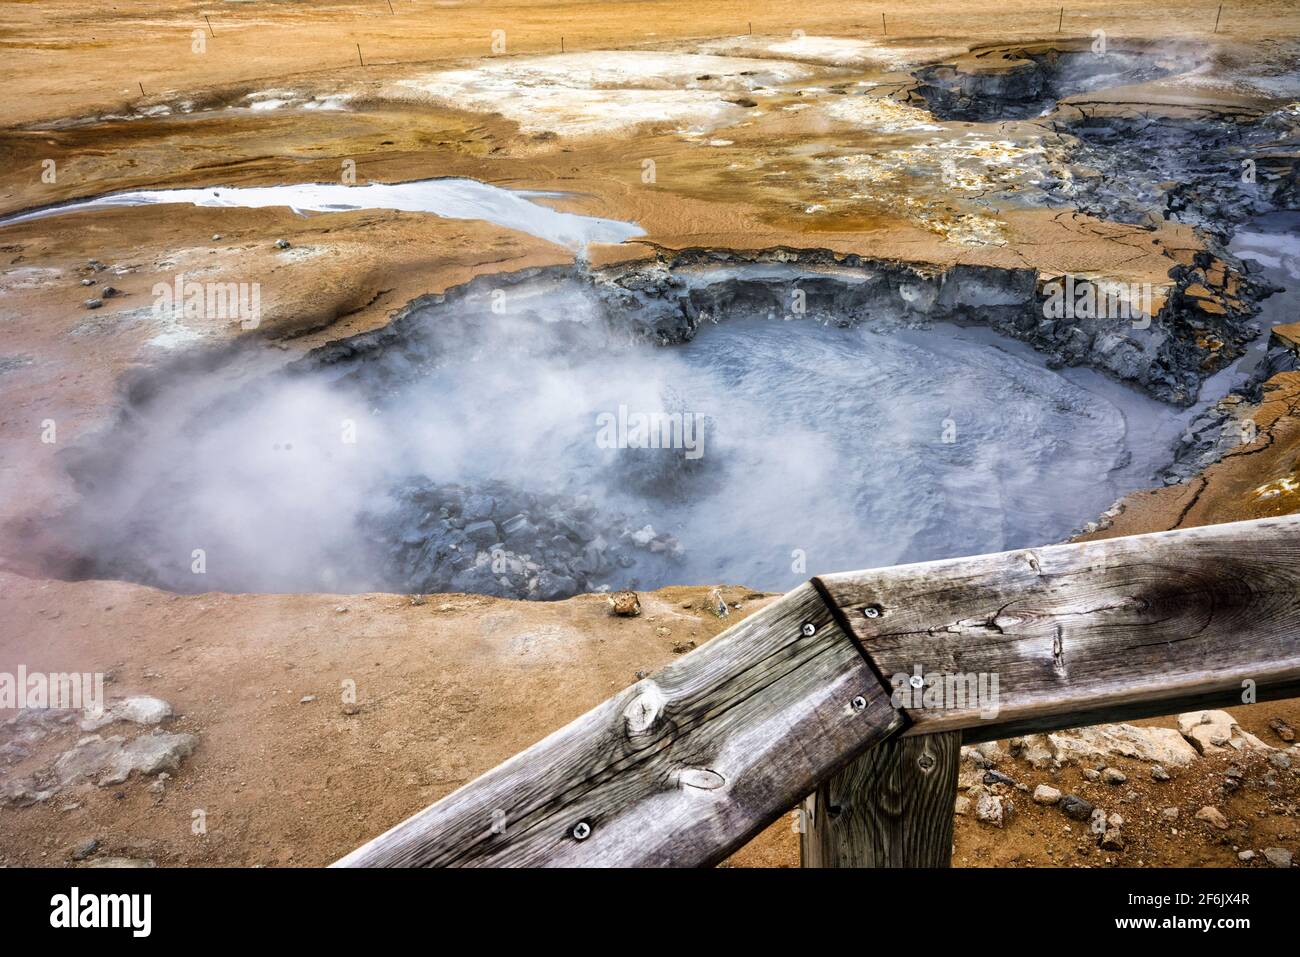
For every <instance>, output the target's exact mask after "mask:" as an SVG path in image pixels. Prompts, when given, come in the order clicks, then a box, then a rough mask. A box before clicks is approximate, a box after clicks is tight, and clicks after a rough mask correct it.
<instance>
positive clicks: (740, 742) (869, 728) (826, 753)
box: [336, 585, 903, 866]
mask: <svg viewBox="0 0 1300 957" xmlns="http://www.w3.org/2000/svg"><path fill="white" fill-rule="evenodd" d="M902 724H903V719H902V717H901V715H900V714H899V712H898V711H897V710H896V709H894V708H893V707H892V706H891V704H890V699H889V693H888V689H887V688H886V687H885V685H884V684H883V683H882V682H881V681H880V679H879V678H878V677H877V676H876V675H875V674H874V673H873V672H872V670H871V668H870V666H869V665H868V663H867V662H866V660H865V659H864V658H863V657H862V655H861V653H860V652H859V651H858V650H857V648H856V647H855V645H854V643H853V641H852V639H851V638H850V637H849V636H848V635H847V634H845V633H844V632H843V631H842V630H841V629H840V627H839V625H838V624H837V623H836V621H835V618H834V616H833V614H832V612H831V610H830V609H829V608H828V607H827V605H826V603H825V601H824V600H823V599H822V598H821V596H820V595H819V593H818V592H817V591H816V589H814V588H813V587H812V586H811V585H803V586H800V587H799V588H798V589H796V590H795V591H792V592H790V593H789V594H788V595H786V596H785V597H783V598H781V599H780V600H778V601H776V602H774V603H773V604H772V605H769V606H768V607H766V608H764V609H763V610H761V611H759V612H757V613H755V614H754V615H752V616H750V617H749V618H747V619H745V620H744V621H742V622H740V623H739V624H738V625H736V626H734V627H732V628H730V629H728V630H727V631H726V632H724V633H723V634H721V635H719V636H718V637H716V638H714V639H713V640H712V641H710V642H708V643H707V644H705V645H704V646H702V647H701V648H699V649H698V650H696V651H694V652H692V653H691V654H689V655H686V656H684V657H683V658H680V659H678V660H677V661H675V662H673V664H671V665H669V666H668V667H667V668H665V669H664V670H663V671H661V672H659V673H658V674H656V675H655V676H653V677H652V678H647V679H645V680H643V681H640V682H638V683H637V684H635V685H633V686H632V687H630V688H628V689H626V690H625V691H623V692H622V693H620V694H618V695H616V696H615V697H613V698H611V699H610V700H609V701H606V702H605V703H604V704H601V705H599V706H598V707H596V708H595V709H593V710H592V711H589V712H588V713H587V714H585V715H583V716H582V717H580V718H578V719H577V720H576V721H574V722H572V723H571V724H569V725H568V726H566V727H564V728H561V729H560V730H559V731H556V732H555V733H554V734H552V735H551V736H550V737H548V738H546V739H544V740H542V741H540V742H538V743H537V744H535V745H533V746H532V747H531V748H529V749H528V750H526V751H524V752H522V753H520V754H518V755H516V756H515V757H514V758H512V759H511V760H509V761H507V762H506V763H505V764H502V765H501V766H499V767H497V768H495V769H494V770H492V771H489V772H488V773H487V774H485V775H484V776H483V777H481V778H478V779H477V780H475V781H472V782H470V783H469V784H467V785H466V786H464V787H462V788H461V789H460V790H458V791H456V792H454V793H453V794H451V795H448V796H447V797H446V798H444V799H443V800H441V801H439V802H438V803H437V804H435V805H433V806H432V807H429V808H427V809H425V810H424V811H421V812H420V813H419V814H416V815H415V816H414V817H411V818H410V819H408V820H406V821H405V822H403V823H401V824H399V825H397V826H396V827H394V828H393V829H392V830H390V831H388V832H387V833H386V834H383V835H381V836H380V837H378V838H376V839H375V840H373V841H371V842H370V843H368V844H366V845H364V846H363V847H361V848H358V849H357V850H356V851H354V852H352V853H351V854H349V855H348V856H347V857H345V858H343V859H342V860H340V861H339V862H338V863H337V864H336V866H448V865H521V866H540V865H552V866H645V865H710V864H715V863H717V862H719V861H721V860H722V859H724V858H725V857H727V856H728V855H729V854H730V853H732V851H734V850H736V849H737V848H739V847H740V846H742V845H743V844H744V843H745V842H746V841H747V840H749V838H750V837H752V836H753V835H754V834H756V833H758V831H760V830H761V829H762V828H763V827H765V826H766V825H767V824H769V823H771V822H772V821H773V820H775V819H776V818H777V817H779V816H780V815H781V814H783V813H784V812H786V811H787V810H788V809H789V808H791V807H793V806H794V805H795V804H796V803H798V801H799V800H800V799H801V798H803V797H804V796H805V795H806V794H808V793H809V792H810V791H812V790H813V789H814V788H815V787H816V786H817V785H818V784H819V783H820V782H821V781H822V780H823V779H825V778H826V777H827V776H828V775H830V774H832V773H833V772H834V771H836V770H837V769H838V768H840V767H841V766H842V765H843V764H844V763H845V762H847V761H849V760H850V759H852V758H853V757H855V756H857V755H858V754H861V753H862V752H863V751H864V750H866V749H867V748H869V747H870V746H871V745H873V744H875V743H876V742H878V741H880V740H883V739H884V738H886V737H888V736H889V735H891V734H893V733H894V732H895V731H897V730H898V729H899V728H901V726H902Z"/></svg>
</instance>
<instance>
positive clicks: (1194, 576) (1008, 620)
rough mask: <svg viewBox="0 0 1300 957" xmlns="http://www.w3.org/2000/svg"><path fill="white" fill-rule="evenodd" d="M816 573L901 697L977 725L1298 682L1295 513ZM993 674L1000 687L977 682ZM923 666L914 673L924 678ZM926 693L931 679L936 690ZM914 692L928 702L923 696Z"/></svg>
mask: <svg viewBox="0 0 1300 957" xmlns="http://www.w3.org/2000/svg"><path fill="white" fill-rule="evenodd" d="M815 583H816V584H817V586H818V587H819V588H820V589H822V590H823V593H824V594H825V595H826V596H827V598H828V600H829V601H830V602H831V603H832V604H834V605H835V606H836V607H837V608H838V609H839V612H840V614H841V622H842V623H845V624H846V627H848V628H851V630H852V631H853V633H854V636H855V637H856V638H857V640H858V642H859V643H860V645H861V646H862V648H863V650H864V652H865V653H866V655H867V656H868V657H869V658H870V659H871V661H872V662H873V664H874V665H875V667H876V669H877V671H878V672H879V673H880V674H881V675H882V677H883V678H884V679H885V680H887V681H891V682H892V681H893V680H894V678H895V676H902V680H901V681H899V682H898V683H897V684H896V685H895V686H896V687H901V689H902V693H903V694H904V695H909V694H910V695H914V696H916V695H924V694H925V689H921V690H918V689H914V688H913V689H911V690H910V691H909V686H908V685H907V683H906V676H912V675H915V674H917V673H918V672H919V673H920V674H921V675H923V676H924V679H923V680H924V681H926V682H927V683H928V682H931V681H933V680H935V679H936V678H939V679H945V682H946V684H947V685H948V689H949V691H952V692H956V691H959V690H963V689H964V691H965V692H966V694H967V698H966V700H965V702H964V703H963V702H962V701H960V700H958V699H957V698H956V697H955V696H952V695H947V696H940V695H934V697H935V698H936V699H941V698H942V697H947V700H936V701H935V705H936V706H929V705H927V704H926V702H925V699H924V697H921V698H920V699H919V700H917V699H915V698H914V699H913V700H910V701H905V702H903V703H904V705H905V707H906V711H907V715H908V717H909V719H910V726H909V728H908V730H907V734H928V733H933V732H936V731H947V730H955V729H964V730H965V732H966V736H967V738H968V739H970V740H981V739H989V738H995V737H998V736H1001V735H1005V734H1007V733H1024V732H1026V731H1031V730H1050V729H1053V728H1062V727H1075V726H1079V725H1088V724H1096V723H1097V722H1099V721H1106V720H1114V719H1115V718H1116V717H1117V716H1120V715H1122V716H1124V717H1129V718H1135V717H1143V716H1157V715H1161V714H1168V713H1170V712H1171V711H1174V710H1178V709H1180V708H1186V707H1190V706H1197V705H1199V706H1201V707H1205V706H1207V705H1208V704H1210V703H1211V702H1221V701H1224V700H1228V699H1230V698H1233V699H1235V700H1241V699H1242V694H1243V685H1245V688H1246V690H1248V691H1251V692H1253V693H1254V694H1256V695H1257V696H1258V697H1259V698H1261V699H1262V698H1266V697H1270V696H1272V695H1274V694H1278V693H1285V692H1286V691H1288V690H1291V689H1294V688H1295V687H1296V685H1297V683H1298V682H1300V516H1294V515H1291V516H1284V517H1281V518H1270V519H1258V520H1255V521H1249V522H1234V523H1232V524H1227V525H1212V526H1206V527H1202V528H1192V529H1185V530H1179V531H1173V532H1160V533H1157V534H1152V535H1135V536H1130V537H1127V538H1115V539H1107V540H1103V541H1096V542H1082V543H1074V544H1066V545H1053V546H1048V547H1044V548H1033V549H1023V550H1020V551H1013V552H1002V553H1000V554H995V555H981V556H977V557H974V558H959V559H950V560H944V561H935V562H925V563H921V564H916V565H901V566H897V567H894V568H882V569H876V570H872V571H862V572H848V573H844V574H837V575H827V576H824V577H822V578H820V579H817V580H816V582H815ZM980 675H983V676H985V680H986V685H985V690H986V691H987V690H989V689H991V688H992V687H993V679H996V694H995V695H993V696H992V697H993V700H991V701H990V700H987V699H986V700H984V701H972V700H971V698H970V696H969V693H970V691H971V690H972V689H977V688H978V681H979V676H980ZM919 680H920V679H919ZM932 693H933V692H932ZM918 705H919V706H918Z"/></svg>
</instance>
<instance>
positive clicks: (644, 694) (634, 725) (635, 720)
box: [623, 681, 668, 736]
mask: <svg viewBox="0 0 1300 957" xmlns="http://www.w3.org/2000/svg"><path fill="white" fill-rule="evenodd" d="M667 703H668V698H667V697H666V696H665V695H664V693H663V691H662V690H660V688H659V686H658V685H657V684H655V683H654V682H653V681H644V682H642V686H641V691H640V693H639V694H638V695H637V696H636V697H635V698H633V699H632V700H631V701H629V702H628V703H627V707H626V708H624V709H623V720H624V722H625V724H626V727H627V733H628V735H629V736H632V735H638V734H645V733H646V732H648V731H652V730H654V727H655V725H656V724H658V723H659V719H660V718H661V717H662V716H663V712H664V705H665V704H667Z"/></svg>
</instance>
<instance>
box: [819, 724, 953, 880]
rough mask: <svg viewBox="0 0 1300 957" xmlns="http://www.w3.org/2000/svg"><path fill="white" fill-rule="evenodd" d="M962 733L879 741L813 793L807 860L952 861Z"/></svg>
mask: <svg viewBox="0 0 1300 957" xmlns="http://www.w3.org/2000/svg"><path fill="white" fill-rule="evenodd" d="M960 752H961V732H958V731H946V732H940V733H937V734H923V735H917V736H915V737H911V738H895V739H892V740H889V741H882V742H881V743H879V744H877V745H876V746H875V747H874V748H872V749H870V750H869V751H867V752H866V753H865V754H863V755H862V756H861V757H859V758H856V759H855V760H853V761H852V762H850V763H849V764H848V765H847V766H846V767H845V768H844V769H843V770H842V771H840V772H838V773H837V774H835V775H833V776H832V777H830V778H829V779H828V780H827V781H825V782H824V783H823V784H822V785H821V787H819V788H818V789H817V790H816V791H815V792H813V793H812V794H811V795H809V796H808V798H807V799H806V800H805V801H804V806H803V832H802V834H801V835H800V842H799V858H800V862H801V864H802V866H804V867H948V866H949V864H950V863H951V859H952V826H953V819H952V807H953V801H954V799H955V797H956V794H957V764H958V760H959V757H960Z"/></svg>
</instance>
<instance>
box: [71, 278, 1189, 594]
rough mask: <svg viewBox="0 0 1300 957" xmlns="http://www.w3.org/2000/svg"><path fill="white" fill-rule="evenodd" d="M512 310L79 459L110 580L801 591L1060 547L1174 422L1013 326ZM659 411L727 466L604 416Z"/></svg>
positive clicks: (141, 425)
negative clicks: (665, 342) (630, 325)
mask: <svg viewBox="0 0 1300 957" xmlns="http://www.w3.org/2000/svg"><path fill="white" fill-rule="evenodd" d="M502 301H503V300H501V298H500V296H499V295H498V296H497V297H496V298H494V297H493V296H492V294H491V292H490V291H487V290H485V291H483V292H482V293H481V294H477V295H473V296H469V297H467V298H465V299H461V300H457V301H455V302H454V303H453V302H448V303H446V304H443V305H434V306H430V307H427V308H426V309H425V310H424V311H423V313H421V314H418V315H416V316H415V317H413V318H411V319H408V320H407V321H406V323H405V324H404V326H403V328H402V332H401V335H400V336H397V337H391V338H390V340H389V341H386V342H384V343H383V344H382V346H381V347H377V348H374V349H372V350H370V351H368V352H365V353H363V354H361V355H359V356H356V357H354V358H351V359H347V360H346V361H343V362H331V363H328V364H314V365H312V366H311V367H307V368H303V369H300V370H299V371H298V372H297V373H296V374H292V375H285V374H278V375H275V376H272V377H269V378H265V379H263V380H262V381H260V382H258V383H256V384H251V385H250V384H240V385H235V386H233V387H232V385H231V384H229V383H226V384H220V385H218V384H216V383H215V378H214V377H185V378H183V379H178V380H177V381H176V382H175V383H174V384H173V385H171V386H169V387H168V388H166V389H165V390H164V391H163V392H162V393H160V394H159V396H158V397H157V398H156V399H155V400H154V401H153V402H152V403H150V404H149V405H147V406H145V407H143V408H141V409H139V410H138V414H137V415H135V416H134V417H133V418H132V419H131V421H130V422H129V423H128V424H126V425H124V426H122V427H121V428H119V429H118V430H117V431H116V432H114V433H113V434H112V435H110V436H108V437H107V438H106V439H105V441H104V442H103V443H102V445H101V447H100V448H99V449H98V450H96V451H95V452H93V453H91V454H88V455H87V456H85V457H84V459H83V461H82V462H81V464H80V466H79V467H78V470H77V471H78V474H79V475H80V477H81V478H82V480H83V483H84V488H85V492H86V497H85V500H84V501H83V503H82V504H81V506H80V507H79V509H78V510H77V512H76V514H73V515H69V516H67V517H66V518H65V522H66V525H65V532H66V537H67V538H68V539H69V540H70V541H75V542H77V543H78V545H79V547H80V548H81V550H82V552H83V553H84V554H85V555H86V559H87V563H86V565H85V566H84V568H83V569H82V570H83V571H84V572H85V573H86V574H90V575H95V576H107V577H125V578H131V579H137V580H142V581H146V582H150V583H155V584H159V585H163V586H165V587H168V588H173V589H177V590H182V591H205V590H248V591H352V590H410V591H432V590H440V589H442V590H474V591H487V592H494V593H501V594H515V595H520V596H527V597H541V598H553V597H560V596H561V595H563V594H566V593H572V592H573V591H575V590H586V589H594V588H599V587H601V586H604V585H608V586H610V587H622V586H639V587H655V586H660V585H664V584H670V583H712V582H743V583H745V584H748V585H750V586H753V587H761V588H770V589H783V588H786V587H789V586H791V585H792V584H794V583H795V582H797V581H800V580H804V579H806V578H807V577H808V576H809V575H811V574H814V573H816V572H818V571H831V570H836V569H847V568H853V567H866V566H872V565H885V564H892V563H895V562H900V561H909V560H921V559H928V558H935V557H940V556H948V555H957V554H970V553H976V552H981V551H988V550H994V549H1000V548H1011V547H1019V546H1023V545H1030V544H1041V543H1045V542H1051V541H1056V540H1059V539H1060V538H1062V537H1063V536H1065V535H1066V534H1068V533H1069V532H1070V531H1071V529H1073V528H1074V527H1076V526H1077V525H1079V524H1080V523H1082V522H1083V521H1086V520H1088V519H1090V518H1092V517H1095V516H1096V515H1097V514H1098V513H1099V512H1100V511H1101V510H1103V509H1104V508H1105V507H1106V506H1108V505H1109V504H1110V503H1111V502H1112V501H1114V500H1115V499H1116V498H1117V497H1118V496H1119V495H1121V494H1122V493H1123V492H1125V491H1127V490H1129V489H1131V488H1134V487H1137V486H1139V485H1141V484H1143V483H1144V482H1145V481H1146V480H1147V479H1148V477H1149V475H1150V473H1151V470H1152V468H1153V467H1154V463H1153V461H1152V460H1151V456H1158V455H1160V454H1161V448H1160V443H1159V442H1158V441H1153V438H1152V432H1153V430H1155V423H1157V422H1158V421H1167V420H1168V419H1169V418H1171V417H1170V415H1169V413H1168V412H1167V411H1166V410H1164V409H1163V408H1162V407H1160V406H1159V405H1158V404H1157V403H1155V402H1153V401H1151V400H1147V399H1145V398H1142V397H1139V396H1137V395H1136V394H1135V393H1132V392H1130V391H1129V390H1128V389H1126V388H1125V387H1123V386H1120V385H1117V384H1115V383H1112V382H1109V381H1108V380H1104V379H1102V378H1101V377H1100V376H1097V375H1095V374H1092V373H1087V372H1084V371H1082V370H1072V371H1070V372H1069V373H1068V375H1062V374H1059V373H1056V372H1052V371H1049V370H1048V369H1046V368H1045V366H1044V364H1043V362H1042V360H1041V359H1040V358H1039V357H1037V356H1036V355H1034V354H1033V353H1032V352H1029V351H1028V350H1027V349H1025V348H1021V347H1019V345H1018V344H1016V343H1010V342H1004V341H1002V340H1000V339H998V338H997V337H996V336H995V335H994V334H992V333H989V332H987V331H986V330H978V329H967V330H962V329H958V328H956V327H953V326H947V325H939V326H936V327H934V328H933V329H929V330H921V329H903V328H884V327H873V326H872V325H870V324H866V325H860V326H857V327H851V328H836V327H828V326H825V325H822V324H820V323H817V322H814V321H812V320H809V319H802V320H793V321H783V320H781V319H779V318H761V317H755V316H740V315H735V316H725V317H722V318H724V319H725V320H726V321H724V322H722V323H720V324H717V325H706V326H705V327H704V328H703V329H702V330H701V331H700V332H699V334H698V335H697V336H696V338H695V339H694V340H693V341H691V342H689V343H687V344H684V345H675V346H653V345H649V344H647V343H644V342H637V341H634V340H633V339H632V337H630V336H629V335H628V334H627V332H626V331H625V330H624V329H623V328H621V327H620V322H619V318H618V317H617V316H610V315H608V314H607V313H606V307H605V306H603V305H602V303H601V302H600V300H598V299H597V298H596V297H595V296H594V295H592V294H591V292H590V289H589V287H588V286H586V285H585V284H584V283H582V282H580V281H578V280H576V279H565V280H562V281H559V282H556V281H553V280H552V281H550V282H548V283H541V284H538V285H536V286H533V287H529V286H521V287H515V288H512V289H511V290H509V294H508V296H506V298H505V299H504V304H505V305H504V312H501V313H497V312H493V309H492V306H493V303H494V302H495V303H497V305H498V308H500V307H501V303H502ZM196 381H200V382H204V383H207V384H206V385H204V386H202V387H201V388H202V389H206V390H209V391H206V392H204V391H198V392H196V391H194V390H195V389H196V386H195V384H194V383H195V382H196ZM620 407H623V412H622V413H620ZM636 413H644V414H653V413H677V414H680V415H682V416H687V417H694V418H688V419H686V420H685V421H691V422H693V423H694V425H695V426H696V428H698V429H699V432H698V436H699V441H700V442H702V445H701V446H699V447H698V448H697V451H698V452H702V454H697V455H695V456H692V455H690V454H689V452H690V450H689V449H687V448H681V447H679V448H664V449H644V448H618V447H613V448H611V447H608V446H609V445H610V443H609V442H608V441H603V440H602V439H601V430H600V422H601V420H602V418H601V417H602V416H604V417H605V421H608V417H610V416H614V417H617V416H619V415H620V414H623V415H632V414H636ZM1126 419H1128V421H1127V422H1126ZM1157 431H1158V430H1157ZM1130 434H1135V435H1137V436H1138V437H1139V438H1140V440H1141V442H1142V445H1143V446H1144V448H1146V449H1147V450H1149V451H1148V452H1147V453H1146V456H1147V457H1143V456H1142V455H1139V456H1137V457H1135V456H1134V454H1133V451H1132V449H1130V446H1129V435H1130ZM607 438H608V436H606V439H607ZM1134 444H1137V443H1136V442H1135V443H1134ZM196 550H201V551H200V553H199V554H201V564H202V566H203V567H202V572H201V573H196V571H195V568H196V567H197V566H196V562H197V561H199V559H198V558H196ZM801 557H803V561H802V562H801V561H800V558H801Z"/></svg>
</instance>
